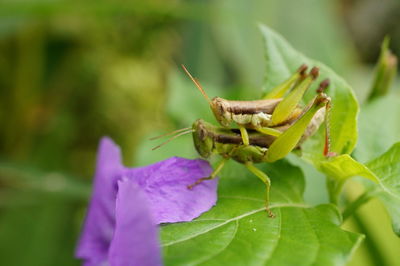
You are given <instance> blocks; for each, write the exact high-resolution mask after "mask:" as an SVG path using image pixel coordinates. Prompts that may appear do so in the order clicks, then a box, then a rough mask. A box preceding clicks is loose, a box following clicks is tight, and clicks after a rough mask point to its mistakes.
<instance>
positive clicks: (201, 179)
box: [187, 158, 229, 189]
mask: <svg viewBox="0 0 400 266" xmlns="http://www.w3.org/2000/svg"><path fill="white" fill-rule="evenodd" d="M228 160H229V158H223V159H222V160H221V161H220V162H219V163H218V165H217V167H216V168H215V169H214V171H213V172H212V173H211V175H210V176H208V177H202V178H200V179H198V180H197V181H196V182H194V183H193V184H191V185H188V186H187V188H188V189H193V187H195V186H196V185H198V184H200V183H201V182H203V181H204V180H211V179H214V178H216V177H217V175H218V173H219V172H220V171H221V170H222V168H223V167H224V165H225V163H226V162H227V161H228Z"/></svg>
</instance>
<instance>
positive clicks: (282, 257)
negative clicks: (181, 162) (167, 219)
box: [161, 161, 363, 265]
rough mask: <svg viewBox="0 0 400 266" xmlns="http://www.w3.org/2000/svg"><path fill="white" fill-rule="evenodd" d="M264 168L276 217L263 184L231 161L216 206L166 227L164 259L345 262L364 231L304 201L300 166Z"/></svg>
mask: <svg viewBox="0 0 400 266" xmlns="http://www.w3.org/2000/svg"><path fill="white" fill-rule="evenodd" d="M262 170H263V171H265V172H266V173H267V174H268V175H269V176H270V177H271V180H272V189H271V209H272V211H273V212H274V213H275V214H276V218H273V219H272V218H268V215H267V213H266V212H265V209H264V206H263V205H264V200H263V198H264V192H265V187H264V185H263V183H262V182H261V181H259V180H257V178H256V177H255V176H253V175H252V174H251V173H249V172H247V171H246V168H245V167H244V166H243V165H239V164H237V163H229V164H228V166H227V167H226V168H224V170H223V173H222V177H221V180H220V185H219V188H220V189H219V197H218V202H217V205H216V206H215V207H214V208H212V209H211V211H209V212H207V213H205V214H203V215H202V216H200V217H199V218H198V219H195V220H194V221H192V222H188V223H176V224H169V225H164V226H162V230H161V241H162V246H163V252H164V260H165V264H166V265H223V264H226V265H266V264H268V265H344V264H345V263H346V261H348V259H349V257H350V255H351V254H352V252H353V251H354V249H355V248H356V247H357V246H358V244H359V243H360V241H361V240H362V238H363V236H361V235H358V234H355V233H351V232H347V231H344V230H342V229H341V228H340V224H341V216H340V214H339V213H338V211H337V209H336V207H335V206H333V205H319V206H317V207H310V206H307V205H305V204H304V202H303V191H304V177H303V175H302V173H301V171H300V170H299V168H297V167H294V166H291V165H290V164H288V163H287V162H286V161H278V162H276V163H274V164H269V165H265V167H263V169H262ZM288 252H290V256H288Z"/></svg>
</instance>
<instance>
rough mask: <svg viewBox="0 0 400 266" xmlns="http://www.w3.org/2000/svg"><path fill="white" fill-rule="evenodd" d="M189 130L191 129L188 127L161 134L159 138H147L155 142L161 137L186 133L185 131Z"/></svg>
mask: <svg viewBox="0 0 400 266" xmlns="http://www.w3.org/2000/svg"><path fill="white" fill-rule="evenodd" d="M189 129H191V128H190V127H185V128H181V129H178V130H175V131H172V132H169V133H165V134H162V135H159V136H156V137H152V138H149V140H155V139H159V138H162V137H166V136H170V135H173V134H175V133H179V132H182V131H186V130H189Z"/></svg>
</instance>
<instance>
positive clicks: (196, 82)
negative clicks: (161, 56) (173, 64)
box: [181, 64, 211, 105]
mask: <svg viewBox="0 0 400 266" xmlns="http://www.w3.org/2000/svg"><path fill="white" fill-rule="evenodd" d="M181 66H182V68H183V70H184V71H185V72H186V74H187V75H188V76H189V78H190V79H191V80H192V81H193V83H194V84H195V85H196V87H197V88H198V89H199V91H200V92H201V94H203V97H204V98H205V99H206V100H207V102H208V103H209V104H210V105H211V100H210V97H208V95H207V93H206V92H205V91H204V90H203V88H202V87H201V85H200V82H199V81H198V80H197V79H195V78H194V77H193V76H192V74H190V73H189V71H188V70H187V69H186V67H185V66H184V65H183V64H182V65H181Z"/></svg>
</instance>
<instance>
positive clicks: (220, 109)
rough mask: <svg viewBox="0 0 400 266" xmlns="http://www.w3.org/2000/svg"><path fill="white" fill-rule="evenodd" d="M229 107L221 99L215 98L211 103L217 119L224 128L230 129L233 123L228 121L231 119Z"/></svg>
mask: <svg viewBox="0 0 400 266" xmlns="http://www.w3.org/2000/svg"><path fill="white" fill-rule="evenodd" d="M228 105H229V104H228V102H227V101H226V100H225V99H222V98H220V97H215V98H213V99H212V100H211V102H210V107H211V110H212V111H213V113H214V116H215V118H216V119H217V121H218V123H220V124H221V125H222V126H224V127H229V126H230V124H231V121H230V120H229V119H227V117H229V112H228Z"/></svg>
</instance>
